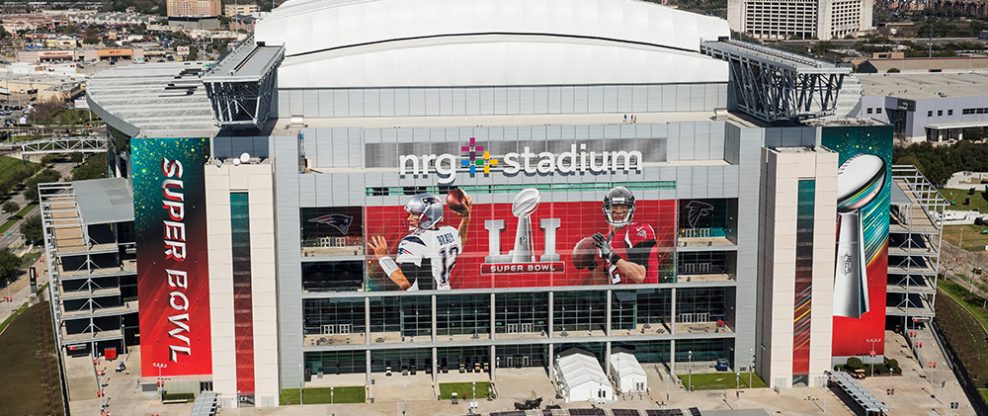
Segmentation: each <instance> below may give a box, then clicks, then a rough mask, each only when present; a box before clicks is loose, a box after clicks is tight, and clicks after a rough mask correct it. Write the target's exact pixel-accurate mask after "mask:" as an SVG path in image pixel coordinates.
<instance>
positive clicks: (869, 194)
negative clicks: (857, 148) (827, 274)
mask: <svg viewBox="0 0 988 416" xmlns="http://www.w3.org/2000/svg"><path fill="white" fill-rule="evenodd" d="M884 185H885V161H884V160H882V158H880V157H878V156H875V155H869V154H860V155H857V156H854V157H852V158H850V159H848V160H847V161H846V162H844V163H843V164H841V165H840V168H838V169H837V223H838V224H839V226H838V232H837V264H836V268H835V272H834V315H835V316H844V317H848V318H860V317H861V315H864V314H865V313H866V312H868V310H869V309H870V308H869V304H868V303H869V302H868V270H867V267H868V261H867V257H866V256H865V239H864V225H863V224H862V221H861V209H862V208H864V207H865V206H867V205H868V203H870V202H871V201H873V200H874V199H875V197H876V196H878V194H879V193H880V192H881V191H882V187H883V186H884Z"/></svg>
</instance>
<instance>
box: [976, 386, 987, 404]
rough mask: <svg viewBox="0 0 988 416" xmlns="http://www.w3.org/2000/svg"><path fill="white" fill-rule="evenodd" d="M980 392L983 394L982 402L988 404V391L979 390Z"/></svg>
mask: <svg viewBox="0 0 988 416" xmlns="http://www.w3.org/2000/svg"><path fill="white" fill-rule="evenodd" d="M978 392H979V393H981V400H983V401H984V402H985V404H988V389H978Z"/></svg>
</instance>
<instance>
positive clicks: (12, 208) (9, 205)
mask: <svg viewBox="0 0 988 416" xmlns="http://www.w3.org/2000/svg"><path fill="white" fill-rule="evenodd" d="M3 210H4V212H6V213H8V214H10V215H14V214H15V213H16V212H17V211H20V210H21V206H20V205H17V203H16V202H14V201H7V202H4V204H3Z"/></svg>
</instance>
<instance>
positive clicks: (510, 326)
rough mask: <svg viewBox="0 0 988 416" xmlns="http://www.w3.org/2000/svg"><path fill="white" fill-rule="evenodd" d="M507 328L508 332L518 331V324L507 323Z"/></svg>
mask: <svg viewBox="0 0 988 416" xmlns="http://www.w3.org/2000/svg"><path fill="white" fill-rule="evenodd" d="M507 330H508V333H509V334H514V333H516V332H518V324H508V325H507Z"/></svg>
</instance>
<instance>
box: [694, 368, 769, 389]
mask: <svg viewBox="0 0 988 416" xmlns="http://www.w3.org/2000/svg"><path fill="white" fill-rule="evenodd" d="M734 378H735V376H734V373H729V372H723V373H703V374H693V390H727V389H733V388H735V386H736V385H737V380H735V379H734ZM689 379H690V376H689V374H680V375H679V380H680V381H682V382H683V386H684V387H686V388H689V383H690V380H689ZM751 384H752V386H751V387H754V388H760V387H768V385H767V384H765V381H764V380H762V378H761V377H759V376H758V374H752V377H751ZM741 388H742V389H746V388H748V373H741Z"/></svg>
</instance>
